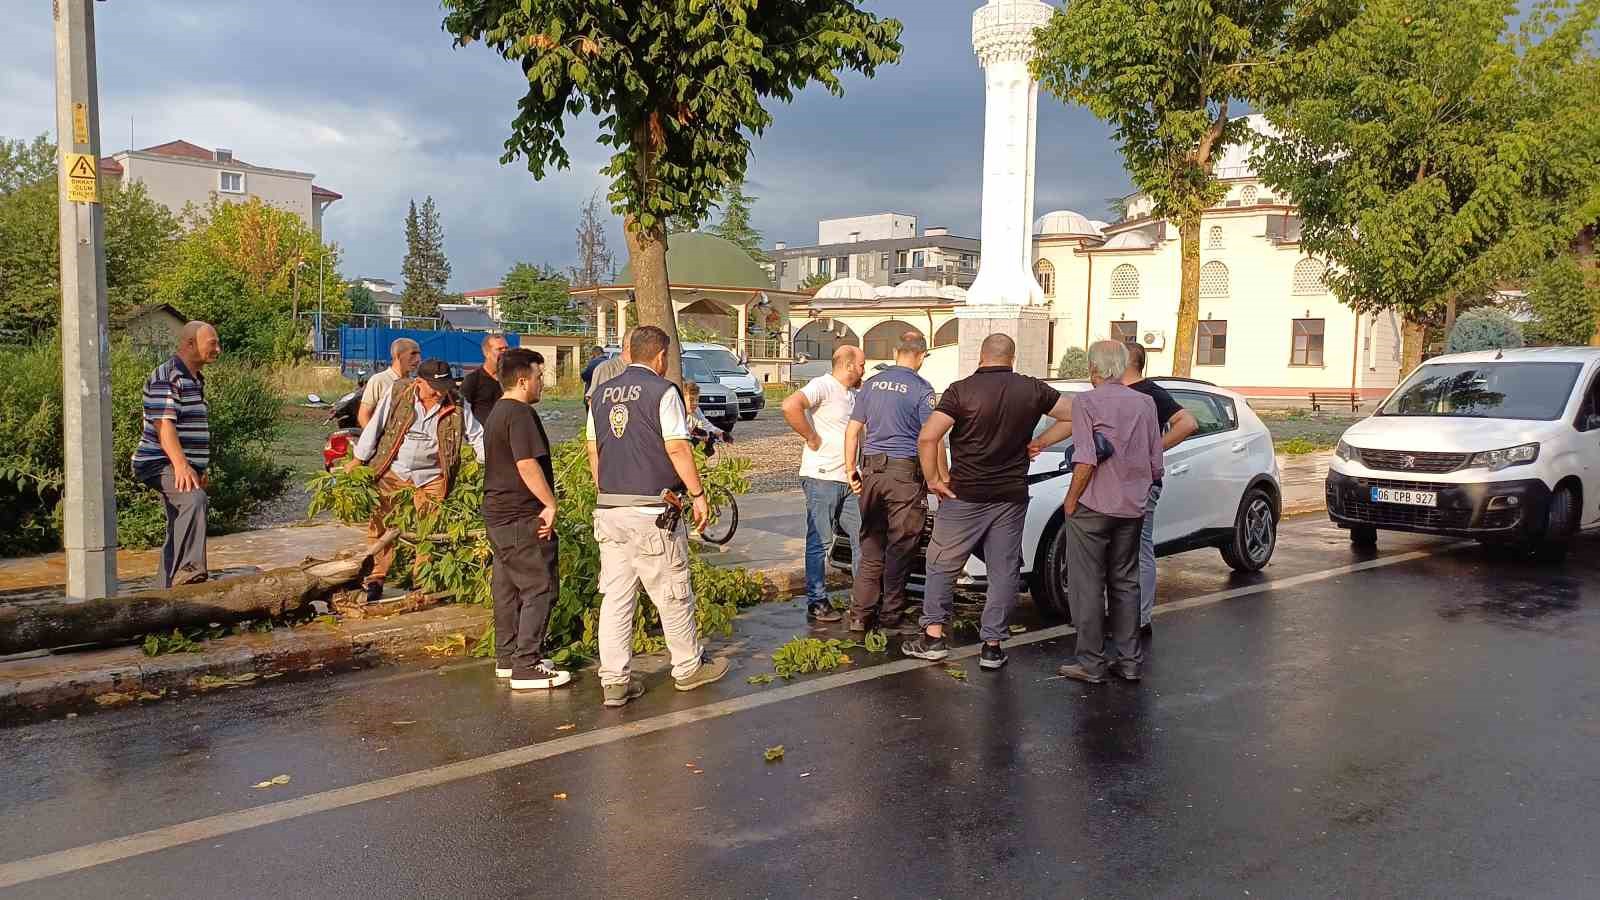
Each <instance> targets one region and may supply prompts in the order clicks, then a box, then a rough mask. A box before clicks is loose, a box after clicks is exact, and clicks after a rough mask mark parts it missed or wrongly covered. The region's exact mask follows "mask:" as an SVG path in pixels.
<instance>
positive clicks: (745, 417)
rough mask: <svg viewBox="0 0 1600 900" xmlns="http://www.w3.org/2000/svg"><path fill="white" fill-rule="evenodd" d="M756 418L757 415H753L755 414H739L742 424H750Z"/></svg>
mask: <svg viewBox="0 0 1600 900" xmlns="http://www.w3.org/2000/svg"><path fill="white" fill-rule="evenodd" d="M755 417H756V414H755V413H753V412H749V413H739V421H741V422H748V421H750V420H751V419H754V418H755Z"/></svg>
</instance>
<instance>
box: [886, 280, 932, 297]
mask: <svg viewBox="0 0 1600 900" xmlns="http://www.w3.org/2000/svg"><path fill="white" fill-rule="evenodd" d="M938 294H939V286H938V285H936V284H934V283H933V282H931V281H923V280H921V279H918V278H912V279H909V280H907V281H902V282H900V283H899V284H897V285H895V286H894V290H893V291H892V292H891V293H890V294H889V296H891V297H935V296H938Z"/></svg>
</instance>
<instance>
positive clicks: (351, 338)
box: [339, 325, 522, 378]
mask: <svg viewBox="0 0 1600 900" xmlns="http://www.w3.org/2000/svg"><path fill="white" fill-rule="evenodd" d="M483 337H484V335H483V332H477V331H427V330H424V329H421V328H389V327H386V326H371V327H367V328H358V327H356V326H354V325H341V326H340V327H339V371H340V372H341V373H342V374H343V375H344V376H345V377H347V378H354V377H356V375H357V374H358V373H360V372H366V373H367V374H369V375H370V374H371V373H373V372H376V371H378V370H379V369H381V368H383V367H384V366H387V365H388V364H389V345H390V344H392V343H394V342H395V341H396V340H397V339H399V338H410V339H412V340H413V341H416V342H417V346H419V347H421V348H422V358H423V359H442V360H444V361H445V362H447V363H449V364H450V371H451V372H452V373H454V374H455V377H457V378H460V377H461V376H463V375H465V374H466V373H467V372H469V371H471V370H472V369H476V368H477V367H478V366H480V365H482V364H483ZM505 339H506V343H507V344H508V345H509V346H512V347H518V346H521V345H522V336H521V335H518V334H507V335H505Z"/></svg>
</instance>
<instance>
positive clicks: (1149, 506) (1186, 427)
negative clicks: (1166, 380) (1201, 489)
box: [1122, 344, 1200, 640]
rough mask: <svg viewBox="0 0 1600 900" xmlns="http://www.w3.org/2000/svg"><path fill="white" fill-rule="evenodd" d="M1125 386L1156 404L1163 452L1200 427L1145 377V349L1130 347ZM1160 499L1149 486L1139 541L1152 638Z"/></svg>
mask: <svg viewBox="0 0 1600 900" xmlns="http://www.w3.org/2000/svg"><path fill="white" fill-rule="evenodd" d="M1122 383H1123V384H1125V385H1127V386H1128V387H1130V388H1133V389H1134V390H1136V391H1138V392H1139V393H1141V394H1144V395H1145V396H1147V397H1149V398H1150V399H1151V400H1154V401H1155V402H1156V422H1157V423H1159V424H1160V425H1161V428H1162V435H1161V450H1162V452H1166V451H1168V450H1171V449H1172V448H1173V447H1176V446H1177V445H1179V444H1181V443H1183V440H1184V438H1187V437H1188V436H1189V435H1191V434H1194V433H1195V430H1196V429H1198V428H1199V427H1200V423H1199V422H1197V421H1196V420H1195V417H1194V413H1192V412H1189V411H1188V410H1187V409H1184V408H1183V406H1182V405H1181V404H1179V403H1178V401H1176V400H1174V399H1172V395H1171V394H1169V393H1167V389H1166V388H1164V387H1162V386H1161V385H1159V384H1156V383H1155V382H1154V381H1151V380H1149V379H1148V378H1145V377H1144V348H1143V347H1141V346H1139V345H1138V344H1129V345H1128V370H1127V371H1126V372H1123V373H1122ZM1160 499H1161V479H1159V478H1157V479H1156V480H1155V481H1154V482H1153V483H1151V485H1150V500H1149V502H1147V503H1145V505H1144V532H1143V534H1142V536H1141V537H1140V539H1139V628H1140V629H1141V630H1142V631H1143V637H1144V638H1145V639H1146V640H1148V639H1149V638H1150V636H1151V635H1150V633H1151V627H1150V619H1151V616H1152V614H1154V612H1155V608H1156V538H1155V535H1156V502H1157V501H1158V500H1160Z"/></svg>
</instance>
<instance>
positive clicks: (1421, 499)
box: [1372, 487, 1439, 506]
mask: <svg viewBox="0 0 1600 900" xmlns="http://www.w3.org/2000/svg"><path fill="white" fill-rule="evenodd" d="M1372 502H1373V503H1400V504H1404V505H1406V506H1438V505H1439V495H1438V494H1436V493H1434V492H1433V491H1401V490H1396V489H1394V488H1376V487H1375V488H1373V489H1372Z"/></svg>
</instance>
